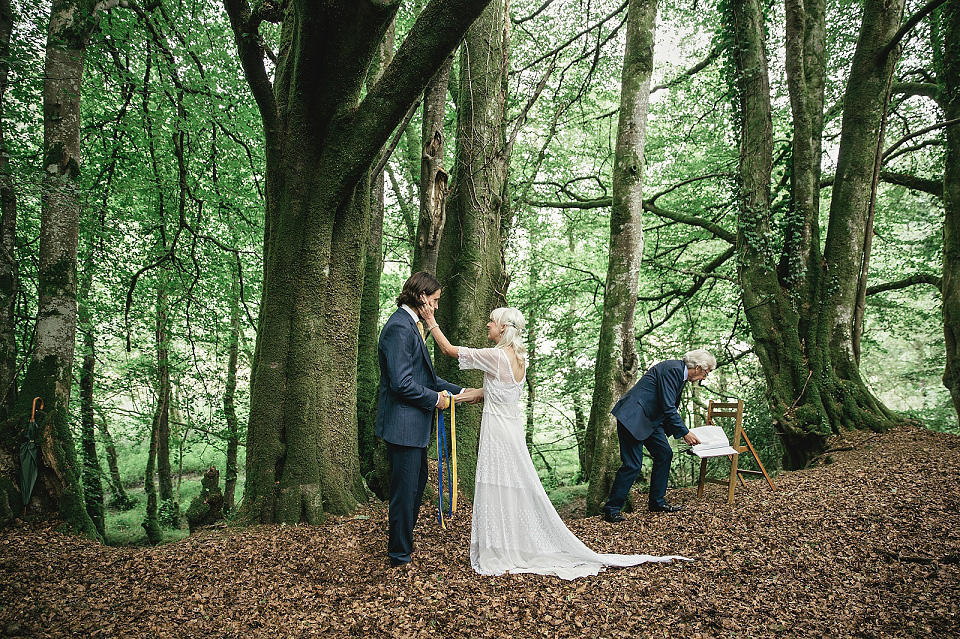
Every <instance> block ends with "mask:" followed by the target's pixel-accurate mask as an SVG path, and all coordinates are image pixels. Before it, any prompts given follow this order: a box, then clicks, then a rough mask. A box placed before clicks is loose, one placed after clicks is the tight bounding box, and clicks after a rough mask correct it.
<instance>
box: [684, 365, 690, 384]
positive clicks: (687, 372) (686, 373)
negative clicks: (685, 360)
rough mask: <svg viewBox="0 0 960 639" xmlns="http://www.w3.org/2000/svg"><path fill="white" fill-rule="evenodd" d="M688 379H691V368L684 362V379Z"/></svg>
mask: <svg viewBox="0 0 960 639" xmlns="http://www.w3.org/2000/svg"><path fill="white" fill-rule="evenodd" d="M688 379H690V369H689V368H687V365H686V364H684V365H683V381H687V380H688Z"/></svg>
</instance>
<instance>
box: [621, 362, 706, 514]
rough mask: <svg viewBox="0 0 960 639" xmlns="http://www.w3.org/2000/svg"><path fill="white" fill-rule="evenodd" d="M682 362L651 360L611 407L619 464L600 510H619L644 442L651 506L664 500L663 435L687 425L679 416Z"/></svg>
mask: <svg viewBox="0 0 960 639" xmlns="http://www.w3.org/2000/svg"><path fill="white" fill-rule="evenodd" d="M685 378H686V364H684V363H683V361H681V360H679V359H671V360H667V361H665V362H660V363H659V364H657V365H655V366H653V367H652V368H651V369H650V370H648V371H647V372H646V373H644V374H643V377H641V378H640V381H638V382H637V383H636V384H635V385H634V387H633V388H631V389H630V390H629V391H627V393H626V394H625V395H624V396H623V397H622V398H620V401H619V402H617V403H616V405H615V406H614V407H613V410H612V411H611V413H613V416H614V417H616V418H617V437H618V439H619V440H620V459H621V460H622V461H623V465H622V466H621V467H620V470H618V471H617V476H616V478H614V480H613V486H612V487H611V488H610V495H609V497H607V503H606V504H605V505H604V507H603V510H604V512H605V513H607V514H612V513H616V512H620V509H621V508H622V507H623V504H624V502H625V501H626V499H627V494H628V493H629V492H630V488H631V487H632V486H633V482H634V481H635V480H636V479H637V475H639V474H640V470H641V467H642V466H643V447H644V446H645V447H646V448H647V450H648V451H649V452H650V456H651V457H652V458H653V470H652V471H651V473H650V496H649V505H650V507H658V506H663V505H665V504H666V502H665V501H664V495H665V494H666V492H667V479H668V477H669V475H670V460H671V459H673V450H672V449H671V448H670V443H669V442H668V441H667V435H672V436H673V437H676V438H680V437H683V436H684V435H686V434H687V433H688V432H690V431H689V430H687V427H686V426H685V425H684V423H683V419H682V418H681V417H680V413H679V411H678V408H679V407H680V396H681V394H682V392H683V385H684V384H685V383H686V379H685Z"/></svg>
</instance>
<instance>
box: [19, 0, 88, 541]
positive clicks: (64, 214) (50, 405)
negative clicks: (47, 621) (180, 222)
mask: <svg viewBox="0 0 960 639" xmlns="http://www.w3.org/2000/svg"><path fill="white" fill-rule="evenodd" d="M98 11H99V3H95V2H93V1H92V0H54V1H53V3H52V5H51V9H50V23H49V27H48V31H47V48H46V57H45V60H44V80H43V184H42V192H41V220H40V253H39V263H38V278H39V302H38V307H37V336H36V342H35V343H34V350H33V353H32V354H31V357H30V361H29V364H28V366H27V370H26V373H25V374H24V378H23V383H22V385H21V389H20V399H19V401H18V403H17V407H16V411H15V414H16V415H19V416H23V417H24V418H25V417H26V416H28V415H29V414H30V403H31V401H32V399H33V398H34V397H42V398H43V402H44V412H43V414H42V415H40V416H39V417H38V425H39V426H40V436H39V439H40V442H39V445H40V450H41V452H42V459H43V463H42V464H41V468H42V471H41V474H40V477H41V478H42V479H41V480H38V488H39V489H40V490H42V491H44V492H45V493H46V495H47V496H48V497H49V500H44V507H45V508H49V510H50V511H51V512H58V513H59V516H60V518H61V519H62V520H63V521H64V523H65V524H67V525H68V526H69V527H70V528H72V529H74V530H76V531H78V532H81V533H84V534H88V535H90V536H92V537H99V533H98V532H97V529H96V527H95V526H94V524H93V521H92V520H91V519H90V516H89V515H88V514H87V510H86V508H85V505H84V496H83V485H82V483H81V469H80V466H79V463H78V460H77V452H76V448H75V445H74V440H73V435H72V434H71V432H70V425H69V409H70V391H71V385H72V382H73V377H72V372H73V359H74V351H75V349H76V331H77V247H78V242H79V224H80V192H79V189H78V178H79V176H80V166H81V164H80V158H81V148H80V96H81V93H82V92H81V88H82V87H81V84H82V78H83V68H84V61H85V55H86V47H87V43H88V41H89V38H90V35H91V33H92V32H93V29H94V28H95V27H96V18H97V12H98ZM24 422H25V419H24ZM35 492H36V491H35Z"/></svg>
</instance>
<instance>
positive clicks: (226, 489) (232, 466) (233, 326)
mask: <svg viewBox="0 0 960 639" xmlns="http://www.w3.org/2000/svg"><path fill="white" fill-rule="evenodd" d="M238 280H239V274H238V272H237V270H236V266H234V267H233V275H232V278H231V281H230V336H229V338H228V339H229V342H228V348H227V379H226V382H224V388H223V416H224V418H225V419H226V422H227V456H226V464H225V472H224V478H223V510H224V511H225V512H232V511H233V509H234V505H235V503H236V492H237V477H238V475H239V467H238V465H237V452H238V449H239V447H240V422H239V420H238V419H237V403H236V395H237V365H238V363H239V360H240V290H239V288H240V287H239V281H238Z"/></svg>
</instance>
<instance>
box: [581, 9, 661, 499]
mask: <svg viewBox="0 0 960 639" xmlns="http://www.w3.org/2000/svg"><path fill="white" fill-rule="evenodd" d="M656 19H657V0H631V2H630V5H629V8H628V9H627V42H626V48H625V50H624V56H623V73H622V75H621V87H622V88H621V93H620V116H619V122H618V127H617V146H616V151H615V156H614V164H613V201H612V206H611V211H610V255H609V259H608V262H607V279H606V286H605V288H604V295H603V319H602V321H601V324H600V342H599V346H598V348H597V362H596V370H595V375H594V386H593V402H592V405H591V408H590V421H589V422H588V424H587V437H588V438H589V439H591V440H592V441H593V444H592V449H593V457H592V459H591V460H590V485H589V488H588V489H587V513H588V514H596V513H598V512H600V507H601V506H602V505H603V501H604V499H605V498H606V496H607V493H609V492H610V487H611V485H612V484H613V478H614V476H615V475H616V473H617V469H618V468H619V467H620V464H619V461H620V455H619V450H620V448H619V445H618V439H617V420H616V418H615V417H614V416H613V415H611V414H610V410H611V409H612V408H613V405H614V403H616V401H617V400H618V399H619V398H620V397H622V396H623V395H624V394H625V393H626V392H627V391H628V390H630V388H631V387H632V386H633V385H634V384H635V383H636V381H637V372H638V368H639V360H638V357H637V348H636V337H635V335H634V311H635V310H636V307H637V287H638V282H639V275H640V261H641V258H642V257H643V172H644V162H645V160H644V152H645V151H644V149H645V145H646V137H647V112H648V110H649V104H650V78H651V75H652V73H653V47H654V35H655V30H656Z"/></svg>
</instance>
